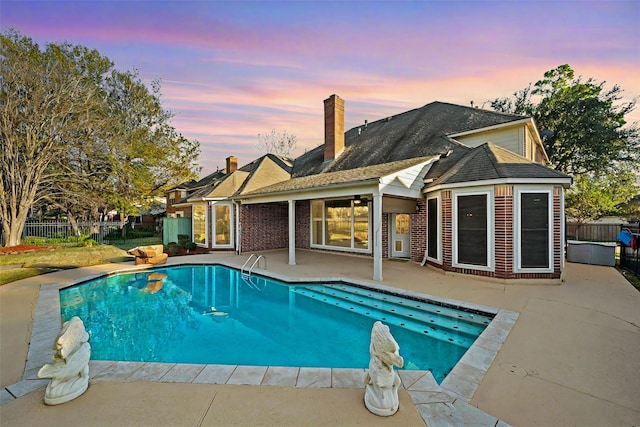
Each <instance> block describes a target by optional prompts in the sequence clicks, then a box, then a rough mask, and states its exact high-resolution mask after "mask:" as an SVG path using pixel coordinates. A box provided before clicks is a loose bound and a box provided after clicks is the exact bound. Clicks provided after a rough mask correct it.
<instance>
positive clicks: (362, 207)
mask: <svg viewBox="0 0 640 427" xmlns="http://www.w3.org/2000/svg"><path fill="white" fill-rule="evenodd" d="M369 240H370V231H369V204H368V203H367V202H366V201H362V200H351V199H338V200H314V201H312V202H311V245H312V246H329V247H333V248H344V249H351V250H356V251H358V250H361V251H369Z"/></svg>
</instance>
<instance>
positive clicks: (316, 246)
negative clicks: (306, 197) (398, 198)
mask: <svg viewBox="0 0 640 427" xmlns="http://www.w3.org/2000/svg"><path fill="white" fill-rule="evenodd" d="M347 199H348V198H345V197H338V198H336V199H321V200H320V201H321V202H322V242H323V243H324V238H325V225H326V221H325V216H324V212H325V202H326V201H327V200H347ZM315 201H318V200H310V201H309V207H310V208H311V203H312V202H315ZM367 205H368V206H369V220H368V224H369V229H368V231H367V234H368V239H369V248H368V249H360V248H355V247H354V245H353V243H354V242H353V239H354V237H355V232H354V228H355V221H354V216H353V215H351V247H350V248H345V247H343V246H329V245H325V244H317V243H313V209H309V219H310V221H309V247H310V248H313V249H326V250H331V251H338V252H351V253H353V252H357V253H362V254H371V253H372V249H371V246H372V241H371V236H372V234H371V222H372V221H373V220H372V216H371V214H372V212H371V211H372V210H373V203H372V202H371V201H368V202H367ZM351 209H353V200H351Z"/></svg>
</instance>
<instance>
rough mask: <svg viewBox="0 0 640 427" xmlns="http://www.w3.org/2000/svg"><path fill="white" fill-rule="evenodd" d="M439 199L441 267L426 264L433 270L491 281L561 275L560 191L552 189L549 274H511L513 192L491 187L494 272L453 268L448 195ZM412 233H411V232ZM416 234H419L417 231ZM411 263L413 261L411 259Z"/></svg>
mask: <svg viewBox="0 0 640 427" xmlns="http://www.w3.org/2000/svg"><path fill="white" fill-rule="evenodd" d="M441 197H442V245H443V246H442V253H443V263H442V265H439V264H436V263H433V262H429V263H430V264H431V265H433V266H434V267H438V268H442V269H443V270H445V271H451V272H455V273H462V274H471V275H475V276H484V277H494V278H497V279H559V278H560V277H561V275H562V267H561V265H562V256H563V251H562V241H563V236H562V235H561V232H562V227H561V225H562V224H561V218H562V215H561V213H562V212H561V208H562V206H561V197H562V188H561V187H554V189H553V243H554V245H553V247H554V250H553V253H554V258H553V272H550V273H516V272H514V264H515V250H516V248H515V247H514V239H513V227H514V224H513V218H514V210H513V207H514V191H513V186H510V185H497V186H495V187H494V225H495V228H494V236H495V241H494V244H495V247H494V254H495V259H494V268H493V271H485V270H478V269H470V268H459V267H454V266H453V239H452V233H453V230H452V227H453V212H452V206H453V203H452V194H451V191H443V192H442V194H441ZM412 232H413V230H412ZM420 233H422V232H421V231H420ZM412 259H414V260H416V259H415V258H414V257H413V256H412Z"/></svg>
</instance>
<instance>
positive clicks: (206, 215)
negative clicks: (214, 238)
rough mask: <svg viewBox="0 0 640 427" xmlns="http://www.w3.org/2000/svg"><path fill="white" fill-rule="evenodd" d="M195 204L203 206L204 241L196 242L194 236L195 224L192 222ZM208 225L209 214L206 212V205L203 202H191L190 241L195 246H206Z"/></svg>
mask: <svg viewBox="0 0 640 427" xmlns="http://www.w3.org/2000/svg"><path fill="white" fill-rule="evenodd" d="M196 206H204V233H205V236H204V243H198V242H196V236H195V226H194V224H193V222H194V219H195V215H194V213H195V212H194V211H195V207H196ZM208 226H209V215H208V212H207V205H206V204H203V203H198V204H193V206H192V207H191V241H192V242H193V243H195V244H196V246H200V247H203V248H206V247H207V240H208V238H209V236H208V234H209V230H208Z"/></svg>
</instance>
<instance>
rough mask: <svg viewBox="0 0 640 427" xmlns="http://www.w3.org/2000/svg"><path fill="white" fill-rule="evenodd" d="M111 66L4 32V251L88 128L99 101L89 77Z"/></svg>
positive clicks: (85, 52) (0, 120)
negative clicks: (51, 170)
mask: <svg viewBox="0 0 640 427" xmlns="http://www.w3.org/2000/svg"><path fill="white" fill-rule="evenodd" d="M110 67H111V62H110V61H109V60H108V59H107V58H105V57H102V56H101V55H100V54H99V53H98V52H97V51H95V50H89V49H87V48H83V47H79V46H70V45H66V44H65V45H60V46H58V45H53V44H52V45H49V46H48V47H47V49H46V50H45V51H44V52H43V51H41V50H40V48H39V46H38V45H37V44H36V43H34V42H33V41H32V40H31V39H29V38H27V37H24V36H21V35H20V34H18V33H16V32H14V31H10V32H8V33H7V34H3V35H1V36H0V76H1V80H0V125H1V126H0V128H1V130H0V143H1V145H2V149H1V150H0V165H1V169H2V170H1V171H0V187H1V189H0V216H1V217H2V228H3V231H4V233H5V236H6V245H7V246H15V245H17V244H19V243H20V236H21V234H22V229H23V228H24V223H25V221H26V219H27V216H28V213H29V209H30V208H31V206H32V205H33V204H34V202H36V201H37V200H38V198H39V197H40V195H41V193H40V194H39V190H40V189H41V188H42V187H46V184H47V183H48V182H55V181H56V180H57V179H58V174H57V173H54V174H48V173H47V170H48V169H49V168H50V165H51V164H52V163H53V162H56V161H58V160H59V159H61V158H63V157H65V154H66V150H67V147H68V144H75V145H78V144H80V143H81V141H78V140H77V138H79V137H80V136H81V135H80V134H81V132H80V131H79V130H87V129H91V128H92V127H93V126H94V124H95V122H96V117H97V116H96V114H95V113H96V112H97V111H101V105H102V104H101V103H102V100H101V98H100V96H99V95H100V93H99V90H98V88H97V86H96V84H95V81H94V79H95V78H96V77H97V76H99V75H101V74H102V73H104V72H105V71H106V70H108V69H109V68H110Z"/></svg>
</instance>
